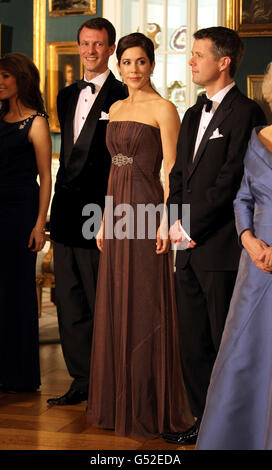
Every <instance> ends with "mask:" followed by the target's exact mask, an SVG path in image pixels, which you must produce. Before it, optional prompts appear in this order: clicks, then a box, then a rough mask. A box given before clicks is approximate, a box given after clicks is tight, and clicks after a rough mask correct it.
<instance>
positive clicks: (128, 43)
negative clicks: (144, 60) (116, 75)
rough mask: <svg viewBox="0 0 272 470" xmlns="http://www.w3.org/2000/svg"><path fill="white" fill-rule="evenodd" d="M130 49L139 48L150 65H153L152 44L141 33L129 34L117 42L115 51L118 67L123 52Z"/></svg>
mask: <svg viewBox="0 0 272 470" xmlns="http://www.w3.org/2000/svg"><path fill="white" fill-rule="evenodd" d="M130 47H141V48H142V49H143V50H144V51H145V53H146V55H147V57H148V59H149V61H150V64H153V62H154V60H155V53H154V44H153V42H152V41H151V39H149V38H148V37H147V36H145V35H144V34H142V33H131V34H128V35H127V36H123V37H122V38H121V39H120V40H119V42H118V46H117V49H116V56H117V60H118V64H119V65H120V61H121V57H122V55H123V53H124V52H125V50H126V49H129V48H130Z"/></svg>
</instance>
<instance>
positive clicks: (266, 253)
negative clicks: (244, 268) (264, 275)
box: [259, 246, 272, 272]
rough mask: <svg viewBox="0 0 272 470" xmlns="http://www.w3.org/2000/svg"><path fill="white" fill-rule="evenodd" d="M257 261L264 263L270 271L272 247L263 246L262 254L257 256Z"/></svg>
mask: <svg viewBox="0 0 272 470" xmlns="http://www.w3.org/2000/svg"><path fill="white" fill-rule="evenodd" d="M259 261H260V262H262V263H264V265H265V266H267V269H269V271H270V272H271V271H272V247H271V246H267V247H266V248H264V250H263V251H262V254H261V255H260V257H259Z"/></svg>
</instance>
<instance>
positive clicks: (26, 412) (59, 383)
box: [0, 344, 194, 451]
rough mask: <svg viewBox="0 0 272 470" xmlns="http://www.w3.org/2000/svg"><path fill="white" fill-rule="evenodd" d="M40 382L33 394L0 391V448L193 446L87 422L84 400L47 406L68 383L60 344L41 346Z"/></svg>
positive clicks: (102, 448) (158, 447) (61, 392)
mask: <svg viewBox="0 0 272 470" xmlns="http://www.w3.org/2000/svg"><path fill="white" fill-rule="evenodd" d="M40 360H41V374H42V386H41V388H40V391H39V392H36V393H32V394H19V393H17V394H6V393H0V449H1V450H17V451H18V450H62V451H63V450H66V451H67V450H139V451H140V450H141V451H144V450H162V451H163V450H169V451H170V450H187V449H188V450H189V449H190V450H192V449H194V446H186V447H185V446H175V445H173V444H168V443H166V442H165V441H163V440H161V439H155V440H149V441H138V440H134V439H130V438H123V437H117V436H115V435H114V432H112V431H104V430H101V429H97V428H94V427H91V426H90V425H88V424H87V423H86V414H85V409H86V402H84V403H81V404H79V405H74V406H64V407H58V406H54V407H50V406H49V405H48V404H47V402H46V400H47V398H49V397H52V396H59V395H62V394H63V393H65V392H66V391H67V390H68V388H69V386H70V383H71V379H70V376H69V375H68V373H67V371H66V367H65V364H64V361H63V357H62V353H61V347H60V345H59V344H48V345H47V344H43V345H41V346H40Z"/></svg>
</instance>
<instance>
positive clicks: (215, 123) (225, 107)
mask: <svg viewBox="0 0 272 470" xmlns="http://www.w3.org/2000/svg"><path fill="white" fill-rule="evenodd" d="M237 92H238V93H239V91H238V89H237V87H236V86H234V87H233V88H231V89H230V91H229V92H228V93H227V94H226V96H225V98H224V99H223V101H222V102H221V103H220V105H219V106H218V108H217V110H216V111H215V113H214V116H213V118H212V119H211V121H210V123H209V125H208V127H207V129H206V131H205V133H204V135H203V137H202V140H201V142H200V144H199V147H198V150H197V152H196V155H195V158H194V161H193V162H192V164H191V166H189V174H188V179H189V178H191V176H192V174H193V173H194V171H195V169H196V167H197V165H198V163H199V160H200V159H201V157H202V155H203V152H204V150H205V148H206V145H207V143H208V141H209V139H210V137H211V136H212V134H213V132H214V131H215V130H216V129H217V128H219V126H220V124H221V123H222V122H223V121H224V120H225V119H226V117H227V116H228V115H229V113H230V112H231V111H232V107H231V103H232V101H233V98H234V97H235V95H236V94H237Z"/></svg>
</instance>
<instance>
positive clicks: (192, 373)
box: [176, 256, 237, 419]
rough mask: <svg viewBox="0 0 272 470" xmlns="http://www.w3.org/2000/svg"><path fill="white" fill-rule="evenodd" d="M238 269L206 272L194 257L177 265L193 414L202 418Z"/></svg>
mask: <svg viewBox="0 0 272 470" xmlns="http://www.w3.org/2000/svg"><path fill="white" fill-rule="evenodd" d="M236 275H237V271H204V270H201V269H199V268H198V266H197V264H195V263H194V261H193V257H192V256H191V258H190V260H189V261H188V263H187V264H186V266H185V267H183V268H179V267H178V260H177V267H176V296H177V307H178V319H179V341H180V352H181V362H182V368H183V375H184V382H185V386H186V389H187V393H188V397H189V401H190V405H191V409H192V412H193V415H194V416H195V417H197V418H199V419H201V417H202V415H203V412H204V408H205V402H206V395H207V391H208V386H209V382H210V376H211V372H212V368H213V365H214V362H215V359H216V356H217V352H218V349H219V345H220V341H221V337H222V333H223V330H224V326H225V320H226V317H227V314H228V309H229V304H230V300H231V297H232V292H233V288H234V284H235V280H236Z"/></svg>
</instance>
